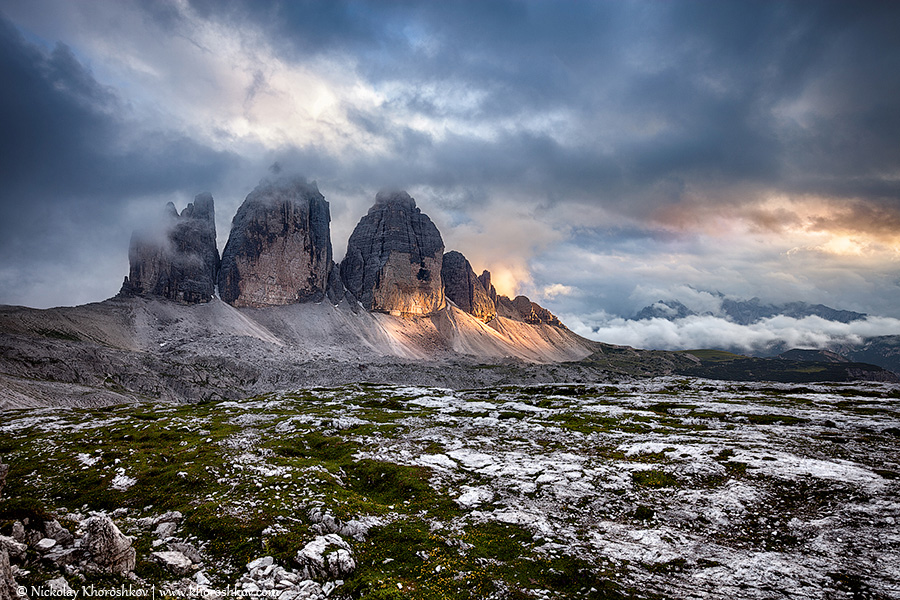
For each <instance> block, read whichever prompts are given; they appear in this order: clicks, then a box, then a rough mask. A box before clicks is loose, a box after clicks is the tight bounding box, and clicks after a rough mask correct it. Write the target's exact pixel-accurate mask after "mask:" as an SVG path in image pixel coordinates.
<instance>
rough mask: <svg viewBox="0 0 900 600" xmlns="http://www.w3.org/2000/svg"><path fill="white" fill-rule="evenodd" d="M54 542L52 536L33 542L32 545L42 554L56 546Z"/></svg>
mask: <svg viewBox="0 0 900 600" xmlns="http://www.w3.org/2000/svg"><path fill="white" fill-rule="evenodd" d="M56 544H57V542H56V540H54V539H53V538H43V539H42V540H41V541H39V542H38V543H37V544H35V545H34V547H35V549H36V550H37V551H38V552H40V553H41V554H44V553H46V552H49V551H50V550H52V549H53V547H54V546H56Z"/></svg>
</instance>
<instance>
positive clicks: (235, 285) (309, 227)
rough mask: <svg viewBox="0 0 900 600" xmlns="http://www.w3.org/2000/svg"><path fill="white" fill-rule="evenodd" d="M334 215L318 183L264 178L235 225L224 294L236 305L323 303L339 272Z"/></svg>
mask: <svg viewBox="0 0 900 600" xmlns="http://www.w3.org/2000/svg"><path fill="white" fill-rule="evenodd" d="M330 223H331V215H330V213H329V208H328V202H326V201H325V197H324V196H322V194H321V193H319V189H318V187H317V186H316V184H315V182H312V183H310V182H307V181H306V180H305V179H303V178H299V177H282V178H279V179H276V180H263V182H261V183H260V185H259V186H257V188H256V189H255V190H253V191H252V192H250V194H249V195H248V196H247V198H246V200H244V203H243V204H241V207H240V208H239V209H238V211H237V214H236V215H235V216H234V219H233V221H232V223H231V234H230V235H229V237H228V243H227V244H226V245H225V250H224V251H223V252H222V266H221V269H220V270H219V278H218V281H219V295H220V296H221V297H222V300H224V301H225V302H228V303H229V304H232V305H234V306H254V307H262V306H278V305H283V304H292V303H295V302H309V301H320V300H322V299H323V298H324V297H325V294H326V292H328V290H329V277H330V276H331V271H332V269H333V268H334V263H333V261H332V252H331V230H330Z"/></svg>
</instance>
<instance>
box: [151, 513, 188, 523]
mask: <svg viewBox="0 0 900 600" xmlns="http://www.w3.org/2000/svg"><path fill="white" fill-rule="evenodd" d="M183 518H184V515H182V514H181V512H180V511H177V510H172V511H169V512H166V513H163V514H161V515H159V516H158V517H155V518H154V519H153V524H154V525H159V524H160V523H181V520H182V519H183Z"/></svg>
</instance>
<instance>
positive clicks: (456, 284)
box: [441, 250, 497, 323]
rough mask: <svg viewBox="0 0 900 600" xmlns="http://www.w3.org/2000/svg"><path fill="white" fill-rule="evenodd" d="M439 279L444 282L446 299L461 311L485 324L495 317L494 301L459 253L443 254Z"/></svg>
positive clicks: (452, 251) (453, 251)
mask: <svg viewBox="0 0 900 600" xmlns="http://www.w3.org/2000/svg"><path fill="white" fill-rule="evenodd" d="M485 273H488V272H487V271H485ZM488 277H490V273H488ZM441 279H443V280H444V292H445V293H446V295H447V299H448V300H450V301H451V302H453V303H454V304H456V306H458V307H459V308H461V309H462V310H464V311H466V312H467V313H469V314H471V315H473V316H474V317H476V318H477V319H480V320H481V321H484V322H485V323H487V322H489V321H490V320H491V319H493V318H494V317H495V316H497V308H496V307H495V306H494V301H493V300H491V297H490V296H489V295H488V293H487V292H486V291H485V289H484V286H483V285H482V283H481V280H480V279H479V278H478V277H476V276H475V271H473V270H472V265H471V264H469V261H468V260H466V257H465V256H463V255H462V254H460V253H459V252H457V251H455V250H451V251H450V252H447V253H446V254H444V263H443V265H442V267H441Z"/></svg>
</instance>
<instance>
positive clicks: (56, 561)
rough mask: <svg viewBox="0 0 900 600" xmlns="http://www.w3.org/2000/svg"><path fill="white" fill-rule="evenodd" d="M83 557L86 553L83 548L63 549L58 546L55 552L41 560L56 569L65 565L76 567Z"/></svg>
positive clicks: (52, 551) (49, 553)
mask: <svg viewBox="0 0 900 600" xmlns="http://www.w3.org/2000/svg"><path fill="white" fill-rule="evenodd" d="M83 556H84V552H83V551H82V550H81V548H62V547H60V546H56V547H55V548H54V549H53V550H51V551H50V552H48V553H47V554H45V555H44V556H43V557H41V560H43V561H44V562H45V563H48V564H51V565H53V566H54V567H57V568H60V567H64V566H65V565H74V564H75V563H77V562H79V561H80V560H81V558H82V557H83Z"/></svg>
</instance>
